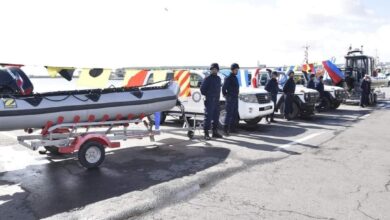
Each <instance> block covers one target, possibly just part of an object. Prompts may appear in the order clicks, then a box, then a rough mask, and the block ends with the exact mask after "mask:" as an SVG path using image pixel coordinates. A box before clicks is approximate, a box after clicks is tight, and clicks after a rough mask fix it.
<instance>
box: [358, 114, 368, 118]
mask: <svg viewBox="0 0 390 220" xmlns="http://www.w3.org/2000/svg"><path fill="white" fill-rule="evenodd" d="M370 115H371V114H365V115H363V116H360V117H359V119H366V118H368V117H370Z"/></svg>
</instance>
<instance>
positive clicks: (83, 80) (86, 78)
mask: <svg viewBox="0 0 390 220" xmlns="http://www.w3.org/2000/svg"><path fill="white" fill-rule="evenodd" d="M110 75H111V69H100V68H96V69H85V68H84V69H81V73H80V76H79V80H78V81H77V85H78V86H80V87H89V88H105V87H107V84H108V81H109V79H110Z"/></svg>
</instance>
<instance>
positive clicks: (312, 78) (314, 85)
mask: <svg viewBox="0 0 390 220" xmlns="http://www.w3.org/2000/svg"><path fill="white" fill-rule="evenodd" d="M307 88H308V89H316V84H315V82H314V75H311V76H310V80H309V82H308V83H307Z"/></svg>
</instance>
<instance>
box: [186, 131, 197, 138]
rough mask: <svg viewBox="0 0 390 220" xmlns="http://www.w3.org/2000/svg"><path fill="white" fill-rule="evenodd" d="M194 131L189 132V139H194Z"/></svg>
mask: <svg viewBox="0 0 390 220" xmlns="http://www.w3.org/2000/svg"><path fill="white" fill-rule="evenodd" d="M194 134H195V133H194V131H188V132H187V137H188V138H189V139H193V138H194Z"/></svg>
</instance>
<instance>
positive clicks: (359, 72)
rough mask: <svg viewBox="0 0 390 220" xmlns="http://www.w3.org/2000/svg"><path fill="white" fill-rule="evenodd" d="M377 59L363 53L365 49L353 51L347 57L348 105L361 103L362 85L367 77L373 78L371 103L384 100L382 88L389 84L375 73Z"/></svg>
mask: <svg viewBox="0 0 390 220" xmlns="http://www.w3.org/2000/svg"><path fill="white" fill-rule="evenodd" d="M375 66H376V63H375V59H374V58H373V57H371V56H367V55H365V54H364V53H363V49H354V50H353V49H352V48H350V50H349V51H348V53H347V55H346V56H345V82H346V86H347V91H348V98H347V101H346V102H348V103H355V104H356V103H359V102H360V96H361V88H360V84H361V83H362V80H363V78H364V76H365V75H369V76H370V78H371V89H372V92H371V94H370V96H369V103H370V104H371V105H372V104H376V102H377V99H378V98H379V97H381V98H384V97H385V94H384V92H382V91H381V89H380V88H381V87H384V86H388V84H389V82H388V81H387V80H386V79H385V78H384V77H381V76H378V73H377V72H376V71H375Z"/></svg>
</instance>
